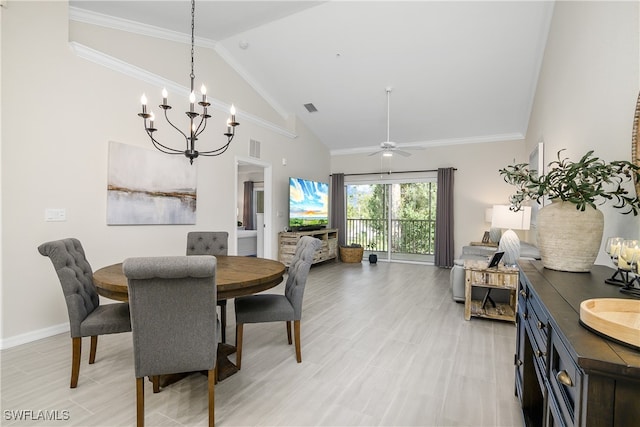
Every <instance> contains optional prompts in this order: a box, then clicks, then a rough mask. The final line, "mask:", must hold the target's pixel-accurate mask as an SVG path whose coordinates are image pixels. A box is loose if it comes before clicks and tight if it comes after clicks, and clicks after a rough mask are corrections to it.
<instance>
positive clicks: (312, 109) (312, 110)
mask: <svg viewBox="0 0 640 427" xmlns="http://www.w3.org/2000/svg"><path fill="white" fill-rule="evenodd" d="M304 108H306V109H307V111H308V112H310V113H315V112H316V111H318V109H317V108H316V106H315V105H313V104H312V103H308V104H304Z"/></svg>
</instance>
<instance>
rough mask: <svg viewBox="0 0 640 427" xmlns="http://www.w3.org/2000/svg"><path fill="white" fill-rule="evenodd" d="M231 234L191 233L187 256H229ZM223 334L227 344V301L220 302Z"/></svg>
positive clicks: (189, 234) (188, 235)
mask: <svg viewBox="0 0 640 427" xmlns="http://www.w3.org/2000/svg"><path fill="white" fill-rule="evenodd" d="M228 253H229V233H227V232H226V231H190V232H189V233H187V255H213V256H216V255H227V254H228ZM218 305H219V306H220V323H222V329H221V330H222V333H221V334H220V340H221V341H222V342H227V300H220V301H218Z"/></svg>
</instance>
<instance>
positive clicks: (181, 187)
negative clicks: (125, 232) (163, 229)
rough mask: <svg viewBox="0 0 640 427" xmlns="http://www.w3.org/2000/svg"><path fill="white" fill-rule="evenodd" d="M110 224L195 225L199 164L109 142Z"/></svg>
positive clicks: (108, 222) (157, 152) (182, 158)
mask: <svg viewBox="0 0 640 427" xmlns="http://www.w3.org/2000/svg"><path fill="white" fill-rule="evenodd" d="M108 168H109V170H108V182H107V224H108V225H134V224H138V225H142V224H195V223H196V185H197V174H196V171H197V169H196V165H190V164H189V160H188V159H186V158H185V157H184V156H172V155H167V154H164V153H161V152H159V151H154V150H149V149H146V148H142V147H137V146H134V145H127V144H121V143H118V142H113V141H110V142H109V166H108Z"/></svg>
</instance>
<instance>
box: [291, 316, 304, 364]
mask: <svg viewBox="0 0 640 427" xmlns="http://www.w3.org/2000/svg"><path fill="white" fill-rule="evenodd" d="M293 333H294V334H295V336H296V360H297V361H298V363H302V352H301V351H300V321H299V320H294V321H293Z"/></svg>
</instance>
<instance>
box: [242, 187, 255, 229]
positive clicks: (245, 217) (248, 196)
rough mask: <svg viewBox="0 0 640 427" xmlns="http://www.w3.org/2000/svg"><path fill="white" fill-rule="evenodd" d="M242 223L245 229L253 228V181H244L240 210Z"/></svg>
mask: <svg viewBox="0 0 640 427" xmlns="http://www.w3.org/2000/svg"><path fill="white" fill-rule="evenodd" d="M242 224H243V225H244V229H245V230H254V229H255V228H256V227H255V226H254V224H253V181H245V182H244V207H243V210H242Z"/></svg>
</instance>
